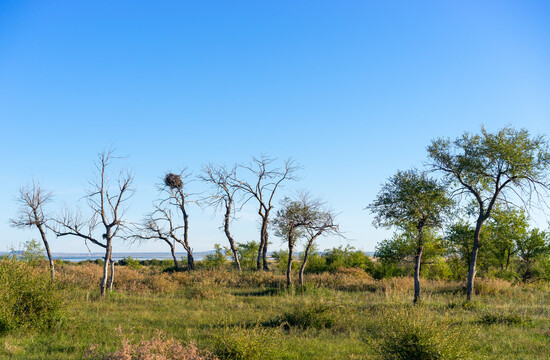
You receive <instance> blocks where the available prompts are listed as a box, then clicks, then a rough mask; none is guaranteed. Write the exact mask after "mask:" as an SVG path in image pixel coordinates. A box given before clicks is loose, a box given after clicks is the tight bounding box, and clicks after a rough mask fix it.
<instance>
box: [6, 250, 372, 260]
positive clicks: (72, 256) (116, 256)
mask: <svg viewBox="0 0 550 360" xmlns="http://www.w3.org/2000/svg"><path fill="white" fill-rule="evenodd" d="M214 252H215V251H214V250H211V251H201V252H196V253H193V256H194V258H195V260H199V261H200V260H203V259H204V257H205V256H206V255H208V254H213V253H214ZM365 253H366V254H367V255H369V256H373V255H374V252H370V251H367V252H365ZM8 254H9V253H7V252H2V251H0V256H4V255H8ZM52 255H53V258H54V260H66V261H73V262H79V261H86V260H96V259H103V257H104V256H105V253H101V252H89V253H88V252H87V253H53V254H52ZM176 256H177V257H178V259H181V258H183V259H187V253H176ZM268 256H269V257H271V254H268ZM299 256H300V254H299V253H296V254H295V257H296V258H298V257H299ZM129 257H131V258H132V259H134V260H152V259H156V260H166V259H167V260H172V255H171V254H170V253H165V252H123V253H113V260H114V261H118V260H122V259H124V258H129Z"/></svg>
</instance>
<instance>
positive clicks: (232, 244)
mask: <svg viewBox="0 0 550 360" xmlns="http://www.w3.org/2000/svg"><path fill="white" fill-rule="evenodd" d="M230 216H231V202H229V203H227V205H226V207H225V217H224V220H223V230H224V232H225V236H226V237H227V241H229V247H230V248H231V252H232V253H233V259H234V260H235V266H237V270H238V271H241V263H240V262H239V254H238V253H237V248H236V247H235V242H234V241H233V237H232V236H231V233H230V232H229V220H230Z"/></svg>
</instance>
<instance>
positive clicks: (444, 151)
mask: <svg viewBox="0 0 550 360" xmlns="http://www.w3.org/2000/svg"><path fill="white" fill-rule="evenodd" d="M428 154H429V161H430V166H431V168H432V169H433V170H434V171H439V172H440V173H442V174H443V176H444V177H445V178H446V179H448V180H450V181H451V182H452V184H454V185H455V186H456V190H458V191H459V192H460V193H461V194H465V195H470V196H471V197H473V198H474V199H475V201H476V204H477V220H476V226H475V231H474V237H473V244H472V252H471V255H470V266H469V269H468V283H467V290H466V296H467V299H468V300H471V297H472V294H473V293H474V279H475V274H476V263H477V257H478V252H479V247H480V234H481V229H482V227H483V224H484V223H485V221H486V220H487V219H489V217H490V216H491V211H492V210H493V208H494V206H495V204H496V202H497V200H498V199H502V200H505V201H511V198H512V196H508V195H512V194H513V195H514V196H519V198H520V199H521V200H522V201H523V202H524V203H525V205H529V202H530V201H531V199H532V198H533V196H532V195H533V194H534V193H536V194H539V193H540V191H546V190H548V188H549V184H548V172H549V169H550V153H549V151H548V141H547V140H546V139H545V138H544V137H543V136H537V137H531V136H530V134H529V132H528V131H527V130H525V129H522V130H515V129H512V128H509V127H505V128H503V129H502V130H500V131H498V132H496V133H489V132H487V131H486V130H485V128H483V127H482V129H481V134H470V133H464V134H463V135H462V136H461V137H459V138H457V139H456V140H454V141H451V140H450V139H444V138H439V139H436V140H433V141H432V143H431V144H430V145H429V146H428Z"/></svg>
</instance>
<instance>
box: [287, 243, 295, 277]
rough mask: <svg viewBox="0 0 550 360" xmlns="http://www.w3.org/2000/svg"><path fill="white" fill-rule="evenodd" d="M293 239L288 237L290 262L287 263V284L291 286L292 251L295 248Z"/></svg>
mask: <svg viewBox="0 0 550 360" xmlns="http://www.w3.org/2000/svg"><path fill="white" fill-rule="evenodd" d="M292 241H293V240H292V239H291V238H290V237H289V239H288V264H287V265H286V286H287V287H290V284H292V278H291V272H292V251H293V250H294V244H292Z"/></svg>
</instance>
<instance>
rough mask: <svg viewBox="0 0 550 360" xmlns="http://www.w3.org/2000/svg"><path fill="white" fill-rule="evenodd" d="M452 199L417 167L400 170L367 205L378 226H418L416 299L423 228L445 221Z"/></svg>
mask: <svg viewBox="0 0 550 360" xmlns="http://www.w3.org/2000/svg"><path fill="white" fill-rule="evenodd" d="M452 204H453V202H452V200H451V199H450V197H449V196H448V194H447V192H446V190H445V187H444V186H443V185H442V184H440V183H439V182H437V181H436V180H434V179H431V178H428V177H427V176H426V175H425V174H422V173H421V172H419V171H418V170H408V171H398V172H397V174H395V175H394V176H392V177H390V178H389V179H388V181H387V182H386V183H385V184H384V185H383V186H382V189H381V190H380V192H379V193H378V195H377V196H376V199H375V200H374V201H373V202H372V203H371V204H370V205H369V206H368V209H370V211H371V213H373V214H375V218H374V225H375V226H376V227H380V226H384V227H392V226H395V227H398V228H401V229H404V230H406V229H407V228H410V227H411V226H413V227H414V228H416V231H417V234H416V253H415V260H414V262H415V270H414V300H413V302H414V303H415V304H416V303H417V301H418V299H419V297H420V280H419V278H420V264H421V262H422V253H423V251H424V236H423V235H424V230H425V229H426V228H434V227H438V226H440V225H441V224H442V223H443V219H444V216H445V214H446V212H447V211H448V210H449V209H450V208H451V206H452Z"/></svg>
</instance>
